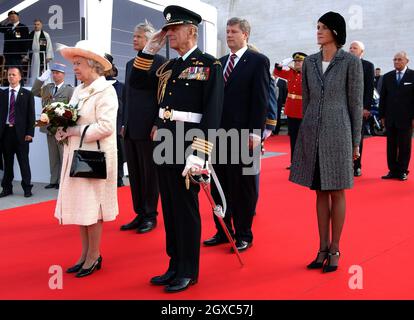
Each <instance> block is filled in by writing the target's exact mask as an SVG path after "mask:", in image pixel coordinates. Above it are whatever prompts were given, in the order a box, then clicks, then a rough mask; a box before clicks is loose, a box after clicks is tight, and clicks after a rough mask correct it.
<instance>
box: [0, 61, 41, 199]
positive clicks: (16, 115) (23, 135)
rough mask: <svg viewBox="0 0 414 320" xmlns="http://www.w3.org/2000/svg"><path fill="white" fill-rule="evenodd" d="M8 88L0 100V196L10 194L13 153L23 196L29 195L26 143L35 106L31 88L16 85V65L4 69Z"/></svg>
mask: <svg viewBox="0 0 414 320" xmlns="http://www.w3.org/2000/svg"><path fill="white" fill-rule="evenodd" d="M7 78H8V80H9V84H10V86H9V88H8V90H5V93H4V95H3V98H2V101H1V103H0V143H1V149H2V150H3V157H4V176H3V180H2V182H1V186H2V187H3V191H2V192H1V193H0V197H5V196H8V195H11V194H13V185H12V182H13V178H14V173H13V164H14V155H16V156H17V161H18V162H19V166H20V173H21V176H22V187H23V190H24V196H25V197H31V196H32V192H31V190H32V184H31V172H30V165H29V143H30V142H32V140H33V136H34V123H35V108H34V97H33V94H32V92H31V91H29V90H26V89H24V88H22V87H21V86H20V80H21V78H22V77H21V73H20V70H19V68H17V67H10V68H9V69H8V71H7Z"/></svg>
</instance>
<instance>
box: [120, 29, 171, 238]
mask: <svg viewBox="0 0 414 320" xmlns="http://www.w3.org/2000/svg"><path fill="white" fill-rule="evenodd" d="M154 31H155V30H154V28H153V27H152V25H151V24H150V23H148V22H147V21H145V22H143V23H140V24H138V25H137V26H136V27H135V31H134V38H133V45H134V50H136V51H138V52H139V51H142V49H144V47H145V45H146V44H147V42H148V40H149V39H150V38H151V36H152V35H153V34H154ZM165 61H166V59H165V58H164V57H162V56H160V55H158V54H156V55H154V62H153V64H152V66H151V70H152V71H153V72H154V73H155V71H156V70H157V69H158V68H159V67H160V66H161V65H162V64H163V63H164V62H165ZM133 64H134V59H132V60H130V61H128V63H127V65H126V74H125V94H124V103H123V105H124V110H123V113H122V114H123V120H122V126H123V128H122V132H123V135H124V139H125V153H126V158H127V164H128V173H129V182H130V185H131V194H132V202H133V204H134V211H135V213H136V217H135V218H134V219H133V220H132V221H131V222H130V223H128V224H125V225H123V226H121V230H131V229H136V230H137V232H138V233H145V232H149V231H151V230H152V229H154V228H155V226H156V225H157V215H158V212H157V205H158V195H159V188H158V178H157V170H156V166H155V163H154V160H153V158H152V152H153V142H152V140H151V129H152V126H153V125H154V122H155V119H156V118H157V116H158V103H157V88H154V87H152V88H149V87H144V88H141V89H135V88H133V87H131V85H130V84H129V77H130V74H131V70H132V68H133Z"/></svg>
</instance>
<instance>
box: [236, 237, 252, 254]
mask: <svg viewBox="0 0 414 320" xmlns="http://www.w3.org/2000/svg"><path fill="white" fill-rule="evenodd" d="M252 245H253V244H252V243H251V242H248V241H244V240H236V248H237V250H239V252H242V251H246V250H247V249H249V248H250V247H251V246H252ZM232 249H233V248H232Z"/></svg>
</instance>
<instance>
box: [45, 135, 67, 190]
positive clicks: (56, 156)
mask: <svg viewBox="0 0 414 320" xmlns="http://www.w3.org/2000/svg"><path fill="white" fill-rule="evenodd" d="M46 139H47V148H48V151H49V167H50V183H51V184H59V182H60V171H61V170H62V160H63V145H62V144H61V143H59V142H58V141H57V140H56V138H55V136H53V135H50V134H47V138H46Z"/></svg>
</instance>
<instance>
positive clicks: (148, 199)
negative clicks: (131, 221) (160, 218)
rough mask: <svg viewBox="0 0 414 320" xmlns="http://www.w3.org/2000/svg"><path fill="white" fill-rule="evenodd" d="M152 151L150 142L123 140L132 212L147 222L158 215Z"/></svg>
mask: <svg viewBox="0 0 414 320" xmlns="http://www.w3.org/2000/svg"><path fill="white" fill-rule="evenodd" d="M152 151H153V143H152V141H144V140H143V141H141V140H132V139H125V153H126V158H127V164H128V174H129V183H130V186H131V194H132V202H133V205H134V211H135V213H136V214H138V215H141V216H142V217H143V218H144V219H148V220H153V219H156V217H157V214H158V213H157V205H158V195H159V190H158V178H157V169H156V166H155V163H154V160H153V158H152Z"/></svg>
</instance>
